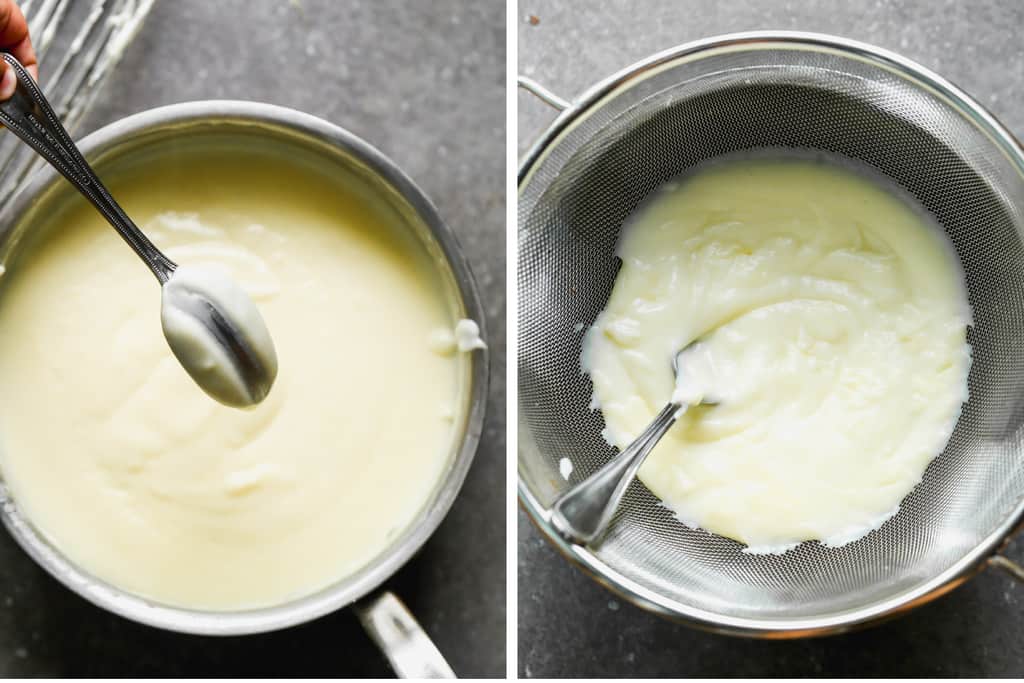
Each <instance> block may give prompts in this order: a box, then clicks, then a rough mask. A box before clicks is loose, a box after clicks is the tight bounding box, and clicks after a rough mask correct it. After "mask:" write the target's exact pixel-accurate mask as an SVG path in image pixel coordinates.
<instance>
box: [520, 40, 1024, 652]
mask: <svg viewBox="0 0 1024 683" xmlns="http://www.w3.org/2000/svg"><path fill="white" fill-rule="evenodd" d="M523 85H524V87H526V88H527V89H529V90H533V91H534V92H535V94H538V96H540V97H541V98H542V99H545V100H546V101H548V102H549V103H550V104H552V105H554V106H556V107H558V108H563V109H564V111H563V113H562V114H561V116H559V117H558V119H557V120H556V121H555V122H554V123H553V124H552V126H551V127H550V128H549V129H548V130H547V132H546V133H545V134H544V135H543V137H542V138H541V139H540V141H539V142H538V143H537V144H536V145H535V146H534V147H533V149H532V150H531V151H530V152H529V153H528V154H527V155H526V157H525V159H524V161H523V163H522V165H521V167H520V171H519V211H518V216H519V217H518V222H519V247H518V266H517V267H518V298H519V309H518V310H519V319H518V358H519V361H518V362H519V365H518V372H519V385H518V386H519V492H520V499H521V502H522V504H523V507H524V508H525V509H526V510H527V512H528V513H529V514H530V515H531V516H532V518H533V519H534V521H535V522H536V523H537V525H538V526H539V527H540V529H541V530H542V531H543V532H544V533H545V535H546V536H547V537H548V538H549V539H550V540H551V541H552V542H553V543H555V544H556V545H557V546H558V547H559V548H560V549H561V550H562V551H563V552H564V553H565V554H567V555H568V556H569V557H570V558H571V559H572V560H574V561H575V562H577V563H578V564H579V565H581V566H582V567H583V568H584V569H585V570H586V571H587V572H588V573H590V574H592V575H593V576H594V577H595V578H597V579H598V580H599V581H600V582H601V583H603V584H605V585H606V586H608V587H610V588H612V589H613V590H615V591H617V592H618V593H620V594H622V595H623V596H624V597H625V598H627V599H629V600H631V601H633V602H635V603H638V604H640V605H641V606H644V607H647V608H649V609H652V610H654V611H656V612H659V613H661V614H664V615H668V616H672V617H677V618H681V619H683V620H685V621H688V622H691V623H694V624H696V625H699V626H703V627H706V628H710V629H713V630H717V631H722V632H729V633H742V634H746V635H756V636H762V637H798V636H807V635H819V634H825V633H835V632H839V631H843V630H846V629H848V628H850V627H852V626H854V625H856V624H862V623H865V622H869V621H873V620H876V619H879V618H882V617H886V616H891V615H893V614H897V613H900V612H902V611H905V610H908V609H910V608H912V607H914V606H916V605H919V604H922V603H924V602H926V601H927V600H929V599H931V598H934V597H936V596H938V595H941V594H943V593H945V592H946V591H948V590H950V589H951V588H953V587H954V586H956V585H958V584H960V583H962V582H963V581H965V580H966V579H967V578H969V577H970V576H972V575H973V574H974V572H975V571H977V570H979V569H981V568H983V567H984V566H986V565H987V564H996V565H998V566H1001V567H1003V568H1005V569H1007V570H1009V571H1010V572H1011V573H1013V574H1015V575H1016V576H1017V577H1018V578H1020V579H1022V580H1024V571H1022V570H1021V569H1020V568H1019V567H1017V566H1016V565H1013V564H1012V563H1011V562H1010V561H1009V560H1006V558H1004V557H1002V556H1001V555H998V554H997V553H998V550H999V549H1000V547H1001V544H1003V543H1004V542H1005V541H1006V539H1007V538H1008V537H1009V535H1010V533H1011V532H1012V531H1013V529H1014V527H1015V526H1016V525H1017V523H1018V522H1019V521H1020V520H1021V518H1022V514H1024V451H1022V439H1024V344H1021V343H1020V342H1021V339H1022V337H1024V151H1022V150H1021V147H1020V145H1019V144H1018V143H1017V142H1016V141H1015V140H1014V139H1013V137H1012V136H1011V135H1010V134H1009V133H1008V132H1007V131H1006V130H1005V129H1004V128H1003V127H1002V126H1001V125H1000V124H999V123H998V122H997V121H996V120H995V119H994V118H993V117H992V116H991V115H990V114H988V113H987V112H985V111H984V110H983V109H982V108H981V107H980V106H979V105H978V104H977V103H975V102H974V101H973V100H971V99H970V98H969V97H968V96H967V95H965V94H964V93H963V92H961V91H960V90H959V89H957V88H956V87H954V86H953V85H951V84H950V83H948V82H947V81H945V80H943V79H942V78H940V77H939V76H937V75H935V74H933V73H931V72H929V71H927V70H926V69H924V68H922V67H920V66H918V65H917V64H914V63H913V62H910V61H908V60H906V59H904V58H902V57H899V56H898V55H895V54H893V53H890V52H886V51H884V50H880V49H877V48H874V47H871V46H868V45H864V44H861V43H856V42H852V41H848V40H844V39H839V38H834V37H829V36H822V35H814V34H806V33H745V34H736V35H729V36H724V37H719V38H712V39H709V40H704V41H700V42H698V43H691V44H688V45H685V46H682V47H679V48H675V49H672V50H669V51H667V52H663V53H660V54H658V55H655V56H654V57H651V58H650V59H647V60H645V61H643V62H641V63H639V64H637V65H634V66H632V67H630V68H628V69H626V70H625V71H623V72H620V73H619V74H616V75H615V76H612V77H611V78H609V79H607V80H605V81H603V82H602V83H600V84H598V85H597V86H595V87H593V88H592V89H590V90H589V91H587V92H586V93H585V94H584V95H583V96H581V97H579V98H578V99H577V100H575V101H574V102H572V103H571V104H570V103H567V102H565V101H563V100H560V99H559V98H557V97H556V96H554V95H552V94H550V93H547V92H545V91H543V90H541V89H539V88H538V87H536V86H535V85H534V84H531V83H529V82H526V83H523ZM763 147H783V148H802V149H817V150H825V151H828V152H831V153H834V154H838V155H842V156H846V157H850V158H852V159H855V160H859V161H861V162H864V163H867V164H869V165H871V166H873V167H875V168H876V169H878V171H880V172H881V173H883V174H885V175H886V176H888V177H890V178H891V179H892V180H894V181H895V182H897V183H898V184H899V185H901V186H902V187H903V188H905V189H906V190H907V191H908V192H910V193H911V194H913V195H914V196H915V197H916V198H917V199H918V200H919V201H920V202H921V203H922V204H924V206H925V207H927V208H928V209H929V210H930V211H931V213H932V214H934V216H936V217H937V218H938V220H939V222H940V223H941V224H942V226H943V227H944V228H945V230H946V232H947V233H948V235H949V237H950V238H951V240H952V242H953V244H954V245H955V247H956V251H957V253H958V255H959V258H960V260H961V262H962V264H963V268H964V271H965V273H966V277H967V287H968V290H969V299H970V303H971V306H972V308H973V311H974V325H973V327H972V328H971V329H970V330H969V332H968V340H969V342H970V344H971V347H972V349H973V357H974V361H973V365H972V367H971V373H970V378H969V388H970V400H969V402H968V403H967V405H966V406H965V407H964V410H963V414H962V415H961V417H960V421H959V423H958V424H957V427H956V431H955V432H954V434H953V436H952V438H951V439H950V441H949V444H948V445H947V447H946V449H945V451H944V452H943V453H942V454H941V455H940V456H938V457H937V458H936V459H935V460H934V462H932V464H931V466H930V467H929V468H928V470H927V472H926V473H925V475H924V479H923V480H922V482H921V483H920V485H918V486H917V488H915V489H914V491H913V492H912V493H911V494H910V495H909V496H907V498H906V499H905V500H904V501H903V504H902V506H901V509H900V512H899V514H897V515H896V516H895V517H893V518H892V519H890V520H889V521H888V522H887V523H886V524H884V525H883V526H882V527H881V528H880V529H877V530H876V531H873V532H872V533H871V534H869V535H868V536H866V537H865V538H863V539H861V540H859V541H856V542H854V543H851V544H849V545H846V546H843V547H841V548H827V547H824V546H822V545H820V544H818V543H815V542H809V543H804V544H802V545H801V546H799V547H798V548H796V549H795V550H791V551H790V552H787V553H785V554H783V555H751V554H747V553H744V552H742V549H743V546H742V545H741V544H739V543H736V542H734V541H731V540H728V539H725V538H722V537H719V536H715V535H712V534H709V533H707V532H704V531H700V530H693V529H688V528H686V527H685V526H683V525H682V524H681V523H680V522H678V521H677V520H676V519H675V518H674V517H673V515H672V514H671V513H670V512H669V511H668V510H667V509H665V508H664V507H662V506H660V505H659V501H658V500H657V499H656V498H655V497H654V496H653V495H652V494H651V493H650V492H649V491H648V490H647V489H646V488H645V487H644V486H643V485H642V484H641V483H640V482H638V481H637V482H633V484H632V485H631V486H630V489H629V491H628V493H627V495H626V498H625V500H624V502H623V505H622V506H621V508H620V509H619V511H618V513H617V515H616V517H615V519H614V521H613V523H612V527H611V529H610V530H609V532H608V535H607V536H606V537H605V539H604V540H603V542H601V543H600V544H599V545H598V546H596V547H593V548H591V547H587V548H583V547H578V546H572V545H569V544H567V543H566V542H565V541H563V540H561V538H560V537H559V536H558V534H557V533H555V532H554V530H553V529H552V528H551V527H550V524H549V508H550V506H551V504H552V502H553V501H554V500H555V499H556V498H557V496H558V495H559V493H561V492H562V491H563V490H564V489H566V487H567V486H568V482H566V481H565V479H563V477H562V476H561V475H560V474H559V461H560V460H561V458H563V457H568V458H570V460H571V461H572V463H573V464H574V467H575V470H574V472H573V475H572V477H571V480H572V481H573V482H575V481H578V480H580V479H582V478H584V477H586V476H588V475H589V474H590V473H592V472H593V471H594V470H595V469H597V468H598V467H599V466H600V465H601V464H603V463H604V462H606V461H607V460H608V459H609V458H610V457H611V456H612V455H613V453H614V451H613V449H612V448H611V447H610V446H609V445H608V444H607V443H605V441H604V439H602V438H601V429H602V427H603V419H602V417H601V414H600V413H599V412H595V411H593V410H591V409H590V408H589V407H588V406H589V402H590V397H591V391H592V388H591V383H590V379H589V377H587V376H586V375H584V374H582V373H581V372H580V364H579V357H580V349H581V343H582V340H583V334H584V331H585V328H586V327H587V326H589V325H590V324H591V323H592V322H593V321H594V319H595V317H596V316H597V314H598V313H599V312H600V311H601V309H602V308H603V307H604V305H605V303H606V301H607V299H608V296H609V294H610V292H611V290H612V284H613V282H614V280H615V276H616V273H617V271H618V266H619V263H618V261H617V259H616V257H615V244H616V239H617V237H618V233H619V228H620V226H621V225H622V222H623V220H624V219H625V218H626V217H627V216H628V215H629V214H630V212H631V211H633V209H634V208H635V207H636V206H637V205H638V204H639V203H640V202H641V201H642V200H643V199H644V197H645V196H646V195H647V194H648V193H650V192H651V191H652V190H653V189H654V188H656V187H657V186H658V185H660V184H661V183H663V182H664V181H666V180H668V179H669V178H672V177H673V176H676V175H678V174H680V173H681V172H683V171H685V170H686V169H688V168H690V167H692V166H694V165H696V164H698V163H700V162H702V161H704V160H706V159H708V158H711V157H716V156H719V155H723V154H727V153H730V152H737V151H739V150H745V149H756V148H763Z"/></svg>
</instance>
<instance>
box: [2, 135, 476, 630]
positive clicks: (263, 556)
mask: <svg viewBox="0 0 1024 683" xmlns="http://www.w3.org/2000/svg"><path fill="white" fill-rule="evenodd" d="M303 164H304V162H303V163H300V162H298V161H295V162H293V161H291V160H289V158H287V157H285V156H284V153H283V152H282V153H281V154H280V155H279V154H276V153H270V152H266V153H264V152H259V151H257V150H255V149H253V150H251V151H248V150H245V149H239V146H238V145H227V146H225V147H224V149H223V150H221V151H209V152H207V151H204V148H203V147H202V146H197V148H196V149H194V150H193V151H185V152H181V153H180V154H171V153H168V154H167V155H158V157H157V158H156V159H155V160H149V161H147V162H146V163H142V162H138V163H136V164H135V166H134V167H127V168H123V169H122V168H121V167H120V166H116V167H115V168H114V169H113V170H114V173H113V175H112V176H110V183H109V184H110V188H111V191H112V193H113V194H114V196H116V197H117V198H118V199H119V201H121V202H122V203H123V205H124V207H125V209H126V211H127V212H128V213H129V215H131V216H132V217H133V218H134V219H135V221H136V222H137V223H138V224H139V226H140V227H141V228H142V229H143V230H144V231H145V232H146V233H147V234H148V235H149V236H150V237H151V238H152V239H153V241H154V242H155V243H156V244H157V245H159V246H160V247H161V248H162V249H163V250H164V251H165V252H166V253H167V254H168V255H169V256H170V257H171V258H172V259H174V260H175V261H176V262H178V263H179V264H180V265H181V266H182V267H207V268H211V269H219V270H222V271H224V272H226V273H228V274H229V275H230V276H231V278H232V279H233V280H234V281H235V282H237V283H239V285H241V287H242V288H243V289H244V290H245V291H246V293H247V294H248V295H249V296H251V297H252V299H253V300H254V301H255V302H256V304H257V305H258V306H259V309H260V311H261V313H262V314H263V316H264V318H265V319H266V321H267V325H268V327H269V328H270V329H271V330H272V331H273V338H274V344H275V346H276V349H277V356H278V361H279V371H278V376H277V380H276V382H275V384H274V387H273V389H272V390H271V392H270V394H269V395H268V396H267V398H266V399H265V400H264V401H263V402H262V403H260V404H259V405H257V406H255V407H253V408H252V409H249V410H239V409H235V408H230V407H226V406H224V405H221V404H220V403H217V402H216V401H214V400H213V399H211V398H210V397H208V396H207V395H206V394H204V393H203V391H202V390H200V389H199V388H198V387H197V386H196V385H195V383H194V382H193V381H192V380H191V379H190V378H189V376H188V375H187V374H186V372H185V370H184V369H182V367H181V365H180V364H179V363H178V362H177V361H176V360H175V358H174V356H173V355H172V353H171V351H170V349H169V348H168V346H167V343H166V342H165V341H164V339H163V336H162V334H161V323H160V290H159V288H158V287H157V286H156V283H155V282H154V281H153V278H152V276H151V275H150V273H149V272H148V271H147V270H146V268H145V267H144V266H143V265H142V264H141V263H139V261H138V259H137V258H136V257H135V256H134V255H133V254H132V253H131V251H130V250H129V249H128V248H127V247H126V246H125V245H124V244H123V243H122V242H121V240H120V238H119V237H118V235H117V234H116V233H115V232H114V231H113V230H112V229H111V228H110V227H109V226H108V225H107V224H106V223H105V222H104V221H103V219H102V218H101V217H100V216H99V214H98V213H96V211H95V210H94V209H92V208H91V207H90V206H88V205H87V204H85V202H84V201H82V200H81V199H79V198H78V197H77V196H76V197H73V198H72V199H70V200H68V206H67V208H66V209H65V210H63V212H62V213H60V214H59V215H56V216H54V217H53V218H52V219H51V223H53V224H52V225H32V226H29V227H30V232H31V233H33V234H32V235H30V236H29V237H26V239H25V246H24V248H22V249H21V250H20V252H18V254H17V255H16V257H15V258H14V260H13V261H11V262H10V263H8V268H7V273H6V275H4V277H3V279H2V280H0V466H2V470H3V476H4V478H5V480H6V482H7V484H8V486H9V487H10V489H11V492H12V494H13V497H14V500H15V501H16V502H17V504H18V505H19V507H20V508H21V509H22V510H23V512H24V513H25V516H26V517H27V518H28V519H29V520H30V521H31V522H32V524H33V525H34V526H35V527H37V528H38V529H39V530H40V531H41V532H42V533H43V535H45V536H46V537H47V538H48V539H49V540H50V541H51V542H52V544H53V545H54V546H56V547H57V548H58V549H59V550H60V551H61V552H62V553H64V555H66V556H67V557H68V559H69V560H71V561H72V562H73V563H74V564H76V565H78V566H79V567H81V568H83V569H85V570H86V571H87V572H89V573H91V574H93V575H94V576H96V577H98V578H100V579H103V580H105V581H107V582H109V583H111V584H113V585H114V586H116V587H118V588H120V589H122V590H125V591H128V592H131V593H134V594H136V595H139V596H142V597H144V598H148V599H151V600H153V601H156V602H159V603H163V604H168V605H171V606H175V607H187V608H195V609H205V610H214V611H237V610H243V609H250V608H260V607H268V606H275V605H279V604H282V603H284V602H288V601H290V600H293V599H296V598H299V597H302V596H305V595H308V594H311V593H313V592H315V591H317V590H319V589H322V588H325V587H327V586H329V585H331V584H333V583H335V582H337V581H340V580H342V579H344V578H346V577H348V576H350V575H352V574H353V573H355V572H357V571H358V570H359V569H361V568H362V567H364V566H366V565H367V564H368V563H371V562H372V561H373V560H374V559H376V558H377V557H378V556H379V555H381V554H382V553H384V552H385V551H386V549H387V548H388V547H389V545H390V544H391V543H392V542H393V541H394V539H395V538H396V537H397V536H399V535H400V534H402V533H403V531H405V530H406V529H407V528H408V527H410V526H411V525H412V524H413V523H414V522H415V521H416V520H417V518H418V516H419V515H420V514H421V513H422V511H423V509H424V506H425V505H427V504H428V502H429V501H430V500H431V495H432V494H433V493H434V492H435V491H436V490H437V487H438V485H439V483H440V481H441V480H442V478H443V477H444V475H445V473H446V468H447V467H448V465H449V464H450V462H451V461H452V455H453V452H454V449H455V448H457V447H458V444H459V443H460V442H461V438H462V433H463V429H464V424H465V420H466V415H467V411H468V409H469V405H468V404H469V396H468V393H469V382H470V379H469V365H470V361H469V360H468V356H467V355H466V354H462V353H460V352H458V351H457V350H456V349H455V348H454V346H453V347H452V348H444V349H438V348H436V345H435V344H433V343H432V339H433V338H434V337H436V336H437V335H438V331H439V330H447V331H448V332H447V334H448V335H449V336H453V332H452V331H453V330H455V329H456V327H457V322H458V320H457V317H458V315H457V308H458V307H457V306H456V305H455V304H454V303H453V294H452V293H451V291H452V288H453V287H454V285H453V284H452V285H451V286H447V285H446V284H445V282H444V281H443V279H442V276H441V272H440V270H439V268H438V265H437V263H435V261H434V258H433V257H432V256H431V255H429V254H428V252H427V250H426V249H425V247H424V245H423V244H421V243H420V241H419V240H418V238H417V237H416V236H415V235H414V234H413V230H412V228H411V227H409V226H407V225H405V224H403V222H402V217H401V216H399V215H398V211H397V210H395V209H391V208H390V207H389V205H387V203H386V202H385V201H384V200H382V199H381V198H380V197H376V196H374V195H373V193H372V192H370V191H369V190H365V189H358V188H359V186H358V184H356V183H349V182H348V178H347V177H346V176H341V177H340V178H339V177H338V176H337V175H335V174H337V173H340V170H339V169H337V168H336V167H330V168H323V169H321V168H313V167H312V166H309V167H307V166H306V165H303ZM310 164H312V162H310ZM353 176H354V174H353ZM68 192H69V193H70V189H69V190H68ZM33 242H34V243H33Z"/></svg>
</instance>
